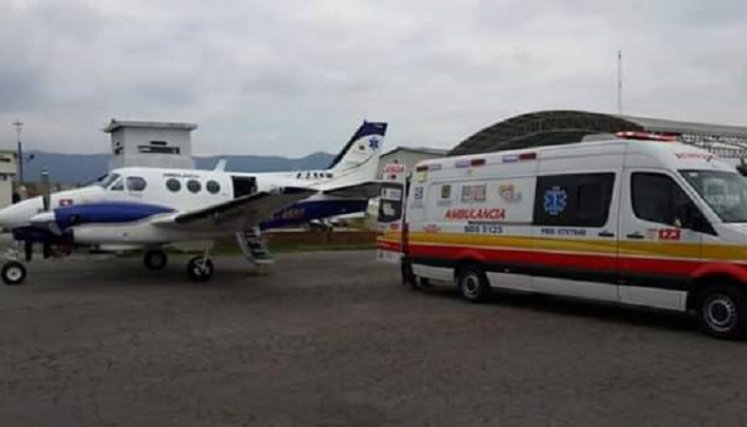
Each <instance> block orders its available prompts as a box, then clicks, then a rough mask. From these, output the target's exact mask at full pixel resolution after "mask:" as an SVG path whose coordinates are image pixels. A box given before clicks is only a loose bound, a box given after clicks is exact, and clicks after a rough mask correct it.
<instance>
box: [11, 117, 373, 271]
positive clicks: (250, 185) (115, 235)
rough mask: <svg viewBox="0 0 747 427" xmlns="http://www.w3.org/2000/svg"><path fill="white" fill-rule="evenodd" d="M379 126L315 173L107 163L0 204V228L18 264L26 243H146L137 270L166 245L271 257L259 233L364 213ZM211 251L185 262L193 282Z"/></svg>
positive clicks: (365, 129)
mask: <svg viewBox="0 0 747 427" xmlns="http://www.w3.org/2000/svg"><path fill="white" fill-rule="evenodd" d="M386 128H387V124H386V123H376V122H363V124H362V125H361V126H360V127H359V128H358V130H357V131H356V133H355V134H354V135H353V137H352V138H351V139H350V141H349V142H348V143H347V144H346V145H345V147H344V148H343V150H342V151H341V152H340V153H339V154H338V155H337V156H336V157H335V159H334V161H333V162H332V164H331V165H330V167H329V168H327V169H324V170H317V171H300V172H299V171H296V172H276V173H239V172H227V171H225V170H224V167H225V162H223V161H221V162H219V163H218V165H217V166H216V168H215V169H214V170H199V169H160V168H143V167H125V168H119V169H114V170H111V171H110V172H109V173H108V174H107V175H105V176H104V177H103V178H101V179H100V180H99V181H97V182H96V183H95V184H93V185H89V186H87V187H83V188H79V189H75V190H70V191H62V192H57V193H53V194H45V195H44V196H39V197H35V198H32V199H28V200H24V201H22V202H19V203H17V204H15V205H11V206H9V207H6V208H4V209H0V227H3V228H4V229H6V230H11V231H12V232H13V239H14V240H15V241H16V242H17V243H18V244H17V245H16V247H17V248H18V247H19V246H21V245H20V244H22V246H23V247H24V248H25V251H24V252H25V256H26V260H27V261H29V260H30V259H31V257H32V253H33V245H34V244H41V245H42V246H43V248H44V256H45V257H46V256H49V255H50V254H52V253H53V252H57V253H59V252H64V253H69V252H70V251H71V250H72V248H86V249H89V250H96V251H103V252H121V251H127V250H137V249H145V251H146V252H145V256H144V263H145V266H146V267H147V268H149V269H152V270H159V269H161V268H163V267H165V266H166V263H167V261H168V258H167V255H166V252H165V251H164V250H163V247H164V246H166V245H169V244H172V243H180V242H195V241H199V242H202V241H213V240H214V239H216V238H221V237H224V236H227V235H236V236H237V237H238V241H239V244H240V246H241V248H242V250H243V251H244V253H245V254H246V255H247V257H248V258H249V259H250V260H251V261H252V262H254V263H255V264H262V263H267V262H271V260H272V259H271V257H270V256H269V253H268V252H267V250H266V248H265V247H264V245H263V243H262V240H261V235H260V233H261V231H262V230H265V229H268V228H275V227H280V226H287V225H293V224H300V223H304V222H308V221H310V220H314V219H319V218H325V217H329V216H336V215H341V214H346V213H351V212H357V211H361V210H365V208H366V206H367V203H368V199H369V198H371V197H374V196H375V195H376V194H377V193H378V189H379V183H378V182H377V181H376V180H375V178H376V170H377V167H378V163H379V156H380V154H381V148H382V143H383V140H384V136H385V134H386ZM43 179H44V178H43ZM46 179H48V178H46ZM46 186H47V188H48V183H47V185H46ZM210 247H211V246H208V248H207V249H206V250H205V252H204V254H203V255H200V256H196V257H194V258H192V259H191V260H190V261H189V263H188V265H187V272H188V274H189V276H190V278H192V279H193V280H196V281H204V280H208V279H209V278H210V277H211V276H212V274H213V263H212V261H211V260H210V257H209V251H210ZM60 249H64V250H63V251H60ZM19 252H20V251H18V250H17V249H15V250H13V249H12V250H11V251H10V252H9V253H8V254H7V255H6V258H8V260H7V261H6V262H5V264H4V265H3V267H2V270H1V273H2V274H1V276H2V279H3V281H4V282H5V283H6V284H9V285H15V284H20V283H22V282H23V281H24V279H25V277H26V268H25V267H24V265H23V264H22V263H21V262H20V260H19V256H18V255H19Z"/></svg>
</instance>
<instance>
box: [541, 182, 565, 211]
mask: <svg viewBox="0 0 747 427" xmlns="http://www.w3.org/2000/svg"><path fill="white" fill-rule="evenodd" d="M567 200H568V194H566V192H565V190H562V189H561V188H560V187H559V186H557V185H555V186H553V187H551V188H550V189H549V190H547V191H545V196H544V204H543V205H542V206H543V207H544V208H545V212H547V213H548V214H550V215H551V216H556V215H560V214H561V213H562V212H563V211H564V210H565V206H566V204H567Z"/></svg>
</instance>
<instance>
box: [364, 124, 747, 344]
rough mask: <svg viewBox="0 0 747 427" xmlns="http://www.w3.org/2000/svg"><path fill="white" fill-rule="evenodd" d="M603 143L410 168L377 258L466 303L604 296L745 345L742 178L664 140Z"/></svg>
mask: <svg viewBox="0 0 747 427" xmlns="http://www.w3.org/2000/svg"><path fill="white" fill-rule="evenodd" d="M623 137H628V138H627V139H626V138H623ZM630 137H632V138H634V139H630ZM610 138H611V139H607V140H603V141H593V142H581V143H576V144H566V145H560V146H547V147H541V148H533V149H522V150H516V151H504V152H495V153H486V154H479V155H469V156H461V157H449V158H443V159H436V160H427V161H424V162H421V163H418V164H417V165H416V167H415V170H414V173H413V176H412V178H411V181H410V183H409V191H408V195H407V199H406V203H405V209H404V218H403V222H402V226H401V227H398V229H396V230H389V231H387V232H386V233H384V234H383V235H382V236H381V237H380V238H379V241H378V248H379V250H380V252H381V251H390V252H397V254H398V259H399V260H400V263H401V267H402V272H403V278H404V280H405V281H407V282H409V283H412V284H414V283H418V284H420V285H427V284H428V283H429V282H430V281H449V282H453V283H456V286H457V288H458V290H459V292H460V293H461V295H462V296H463V297H464V298H466V299H467V300H469V301H472V302H478V301H481V300H484V299H485V298H486V296H487V295H488V294H489V292H490V290H491V289H493V288H495V289H506V290H517V291H525V292H536V293H543V294H552V295H560V296H568V297H576V298H584V299H590V300H601V301H607V302H614V303H621V304H628V305H635V306H646V307H652V308H657V309H665V310H675V311H682V312H689V313H693V314H696V315H697V317H698V319H699V322H700V325H701V327H702V329H703V330H704V331H705V332H706V333H708V334H710V335H712V336H715V337H720V338H737V337H744V336H745V335H746V334H747V182H746V181H745V178H743V177H742V176H741V175H739V174H738V173H737V171H736V169H735V168H734V167H733V166H731V165H728V164H727V163H725V162H723V161H721V160H719V158H718V157H716V156H715V155H713V154H711V153H709V152H707V151H703V150H701V149H698V148H696V147H694V146H690V145H685V144H681V143H678V142H675V141H669V138H666V137H660V138H655V139H654V140H640V139H635V138H636V135H635V134H630V133H625V134H618V135H616V136H614V135H613V136H611V137H610Z"/></svg>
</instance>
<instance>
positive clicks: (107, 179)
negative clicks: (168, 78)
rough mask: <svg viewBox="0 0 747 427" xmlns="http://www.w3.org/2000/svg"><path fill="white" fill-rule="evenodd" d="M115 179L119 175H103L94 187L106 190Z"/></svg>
mask: <svg viewBox="0 0 747 427" xmlns="http://www.w3.org/2000/svg"><path fill="white" fill-rule="evenodd" d="M117 178H119V174H118V173H112V174H109V175H104V176H102V177H101V179H99V180H98V181H96V185H98V186H100V187H102V188H107V187H109V186H110V185H111V183H112V182H114V181H116V180H117Z"/></svg>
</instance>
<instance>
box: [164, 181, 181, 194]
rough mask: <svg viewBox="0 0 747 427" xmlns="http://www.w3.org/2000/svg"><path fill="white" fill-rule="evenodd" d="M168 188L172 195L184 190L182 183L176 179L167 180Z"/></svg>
mask: <svg viewBox="0 0 747 427" xmlns="http://www.w3.org/2000/svg"><path fill="white" fill-rule="evenodd" d="M166 188H168V189H169V191H171V192H172V193H176V192H177V191H179V190H181V189H182V183H181V182H179V180H178V179H176V178H169V179H168V180H166Z"/></svg>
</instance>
